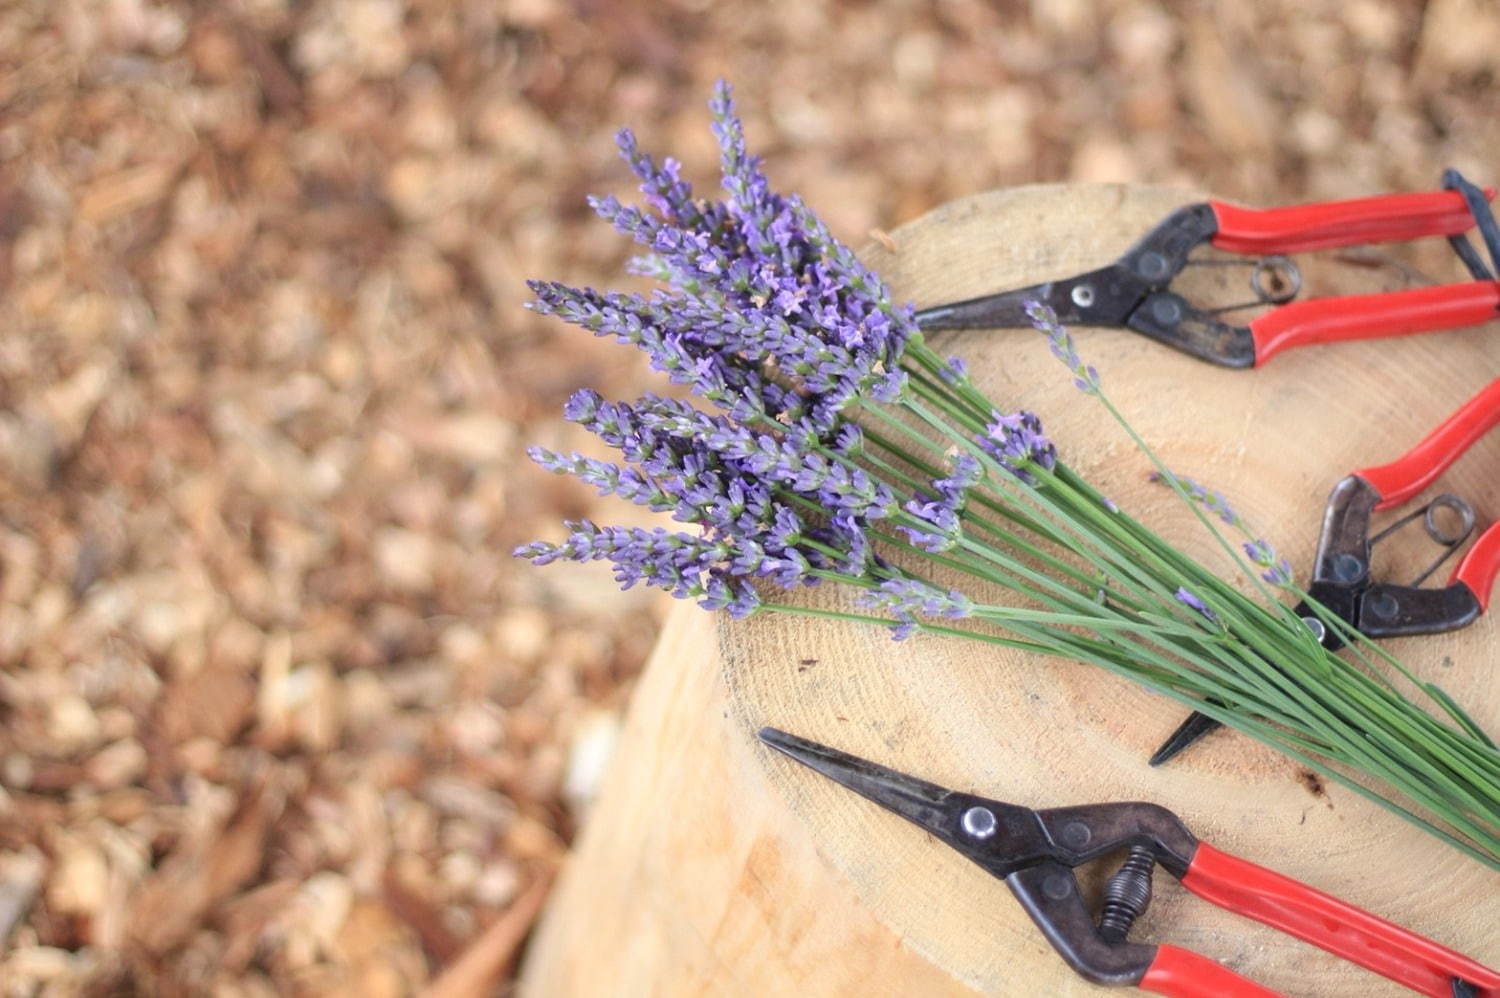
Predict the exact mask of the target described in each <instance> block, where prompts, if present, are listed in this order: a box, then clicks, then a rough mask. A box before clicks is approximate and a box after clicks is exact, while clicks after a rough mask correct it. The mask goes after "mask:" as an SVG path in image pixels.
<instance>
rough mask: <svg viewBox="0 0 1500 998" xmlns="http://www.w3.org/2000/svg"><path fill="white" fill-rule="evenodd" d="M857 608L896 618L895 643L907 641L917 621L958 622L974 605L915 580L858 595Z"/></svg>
mask: <svg viewBox="0 0 1500 998" xmlns="http://www.w3.org/2000/svg"><path fill="white" fill-rule="evenodd" d="M856 602H858V604H859V605H860V606H865V607H870V608H872V609H877V610H885V611H887V612H889V613H890V614H891V615H892V616H893V617H895V618H896V623H895V624H894V625H893V628H892V632H893V633H892V637H893V638H894V639H895V640H897V641H902V640H905V639H906V638H908V637H910V636H911V635H912V633H913V632H914V631H915V630H916V629H917V627H918V624H917V617H918V616H919V615H921V616H926V617H940V618H944V619H947V620H960V619H962V618H964V617H970V616H973V614H974V604H973V603H972V602H971V601H970V600H969V598H968V597H967V596H965V595H964V594H963V593H961V592H959V591H958V590H956V589H950V590H947V591H946V592H945V591H944V590H942V589H939V588H937V587H936V586H932V585H928V584H927V583H925V582H919V581H917V580H916V579H908V578H895V579H886V580H885V581H884V582H882V583H881V584H880V585H879V586H878V587H877V588H875V589H870V590H867V591H866V592H864V593H862V594H861V595H860V597H859V599H858V600H857V601H856Z"/></svg>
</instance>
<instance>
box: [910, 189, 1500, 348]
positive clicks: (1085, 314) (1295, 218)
mask: <svg viewBox="0 0 1500 998" xmlns="http://www.w3.org/2000/svg"><path fill="white" fill-rule="evenodd" d="M1443 182H1444V186H1445V188H1448V189H1446V190H1441V191H1432V192H1428V193H1422V194H1387V195H1382V196H1379V197H1368V198H1358V199H1355V200H1350V201H1328V202H1322V203H1317V204H1306V205H1296V206H1293V207H1287V208H1269V209H1254V208H1242V207H1238V206H1236V205H1231V204H1226V203H1224V202H1222V201H1205V202H1201V203H1198V204H1192V205H1188V206H1186V207H1184V208H1180V209H1178V210H1177V211H1175V212H1173V213H1172V214H1171V215H1168V216H1167V218H1166V219H1165V220H1163V221H1162V222H1161V223H1160V224H1159V225H1157V226H1156V228H1154V229H1152V230H1151V232H1149V233H1148V234H1147V235H1146V236H1145V237H1144V238H1143V239H1141V241H1140V242H1138V243H1136V244H1135V245H1134V246H1133V247H1131V248H1130V249H1129V250H1128V251H1127V252H1126V253H1125V255H1124V256H1122V257H1120V258H1119V259H1118V260H1117V261H1115V262H1114V263H1112V264H1110V265H1109V266H1107V267H1102V268H1100V269H1098V270H1091V271H1088V272H1087V273H1084V274H1079V275H1078V276H1076V277H1070V278H1066V279H1061V280H1055V281H1048V282H1046V283H1044V284H1035V285H1032V286H1031V287H1027V288H1020V289H1018V290H1015V291H1006V292H1002V293H999V294H993V295H985V296H983V297H980V298H972V299H970V300H968V301H962V302H956V303H953V304H948V305H938V306H934V307H932V308H926V309H922V310H921V311H919V312H917V314H916V320H917V325H918V326H920V327H921V328H922V329H925V330H939V329H993V328H1000V327H1027V326H1030V325H1031V320H1030V319H1029V318H1028V317H1027V314H1026V308H1025V306H1026V304H1027V302H1030V301H1039V302H1041V303H1043V304H1045V305H1048V306H1050V307H1051V308H1052V310H1053V311H1054V312H1056V313H1057V316H1058V319H1059V321H1061V322H1063V323H1065V324H1066V323H1072V324H1079V325H1086V326H1123V327H1126V328H1129V329H1133V330H1135V331H1136V332H1138V333H1142V334H1144V335H1146V336H1149V337H1151V338H1152V339H1155V340H1159V341H1161V342H1162V343H1165V344H1167V345H1168V346H1171V347H1175V348H1177V349H1178V350H1182V351H1184V352H1186V353H1190V354H1192V355H1193V356H1195V357H1200V358H1202V359H1204V360H1208V361H1212V362H1214V363H1216V364H1222V365H1224V366H1226V367H1239V368H1245V367H1255V366H1258V365H1260V364H1262V363H1264V362H1265V361H1266V360H1268V359H1269V358H1270V357H1271V356H1273V355H1274V354H1277V353H1279V352H1281V351H1282V350H1286V349H1288V348H1290V347H1297V346H1305V345H1308V344H1312V343H1330V342H1335V341H1338V340H1358V339H1373V338H1377V337H1382V336H1402V335H1406V334H1408V333H1423V332H1430V331H1433V330H1438V329H1454V328H1457V327H1459V326H1471V325H1475V324H1477V323H1481V322H1486V321H1489V320H1491V319H1494V318H1496V317H1497V315H1500V283H1497V282H1496V280H1495V275H1494V274H1492V273H1490V271H1489V269H1488V268H1487V267H1486V266H1485V264H1484V263H1483V261H1482V260H1481V259H1480V258H1479V256H1478V255H1477V254H1476V253H1475V251H1474V249H1473V247H1472V246H1470V245H1469V243H1468V242H1467V240H1466V239H1465V238H1464V236H1463V233H1464V232H1466V231H1468V230H1469V229H1470V228H1471V227H1473V226H1474V225H1475V224H1476V222H1478V224H1479V225H1480V229H1481V233H1482V235H1483V236H1484V238H1485V242H1486V243H1487V244H1489V249H1490V254H1491V256H1492V257H1497V256H1500V233H1497V232H1496V231H1495V224H1494V219H1493V216H1492V215H1490V213H1489V207H1488V204H1487V202H1488V200H1489V199H1491V198H1493V197H1494V196H1495V192H1494V190H1493V189H1490V190H1485V191H1480V190H1479V189H1478V188H1477V187H1475V186H1474V185H1472V184H1470V183H1468V181H1466V180H1464V179H1463V178H1462V177H1460V176H1459V175H1458V174H1457V173H1456V172H1455V171H1453V170H1449V171H1448V172H1447V173H1446V174H1444V178H1443ZM1422 236H1447V237H1448V238H1449V240H1450V242H1452V244H1453V247H1454V249H1455V250H1456V251H1457V252H1458V254H1459V257H1460V259H1462V260H1463V262H1464V265H1465V266H1466V267H1467V268H1468V269H1469V272H1470V274H1471V275H1472V276H1473V277H1474V280H1473V281H1471V282H1468V283H1463V284H1445V285H1441V286H1437V287H1423V288H1413V289H1411V290H1407V291H1396V292H1391V293H1388V294H1377V295H1354V296H1348V297H1343V298H1320V299H1312V300H1308V301H1301V302H1293V303H1291V304H1286V303H1287V302H1290V301H1291V299H1292V298H1294V297H1296V295H1297V292H1298V291H1300V290H1301V286H1302V277H1301V273H1300V271H1299V270H1298V269H1297V266H1296V264H1295V263H1293V262H1292V261H1291V260H1289V259H1287V258H1286V257H1285V256H1283V255H1282V254H1286V253H1299V252H1305V251H1307V250H1315V249H1325V248H1329V247H1334V246H1351V245H1354V244H1359V243H1374V242H1393V241H1405V240H1410V239H1416V238H1419V237H1422ZM1203 243H1209V244H1211V245H1213V246H1214V247H1216V248H1218V249H1220V250H1225V251H1228V252H1231V253H1235V254H1241V255H1245V256H1258V257H1260V258H1261V259H1259V260H1258V261H1256V262H1255V263H1254V267H1255V270H1254V275H1253V277H1252V280H1251V286H1252V288H1253V289H1254V291H1255V294H1256V298H1257V299H1258V302H1257V303H1265V304H1272V305H1278V306H1279V307H1276V308H1272V309H1271V310H1270V311H1267V312H1265V313H1263V314H1262V315H1260V316H1259V317H1258V318H1256V319H1254V320H1252V321H1251V322H1250V323H1248V324H1247V325H1243V326H1237V325H1232V324H1230V323H1227V322H1225V321H1223V320H1222V319H1220V318H1219V317H1218V316H1219V314H1221V313H1223V312H1226V311H1233V310H1235V309H1236V308H1238V307H1242V306H1230V307H1229V308H1219V309H1201V308H1198V307H1195V306H1194V305H1192V304H1191V303H1190V302H1188V301H1187V300H1186V299H1185V298H1183V297H1182V296H1181V295H1179V294H1177V293H1175V292H1173V291H1172V290H1170V288H1169V285H1170V284H1171V283H1172V281H1173V280H1174V279H1175V278H1176V277H1177V275H1178V274H1180V273H1181V272H1182V270H1183V269H1184V268H1185V267H1188V266H1191V265H1194V264H1202V263H1224V262H1226V261H1224V260H1222V259H1220V260H1204V259H1198V260H1191V259H1189V254H1190V253H1191V252H1192V251H1193V250H1194V249H1195V248H1197V247H1198V246H1200V245H1202V244H1203ZM1246 262H1248V261H1246ZM1270 275H1280V277H1281V278H1282V280H1281V282H1280V283H1281V284H1282V286H1281V288H1280V289H1277V288H1275V287H1268V286H1267V285H1268V283H1271V282H1270V281H1268V277H1269V276H1270ZM1252 304H1256V303H1252Z"/></svg>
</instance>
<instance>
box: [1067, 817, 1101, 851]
mask: <svg viewBox="0 0 1500 998" xmlns="http://www.w3.org/2000/svg"><path fill="white" fill-rule="evenodd" d="M1093 837H1094V833H1093V832H1091V831H1089V826H1088V825H1085V824H1084V823H1083V822H1081V821H1070V822H1068V823H1067V824H1066V825H1064V826H1063V830H1062V840H1063V845H1066V846H1068V847H1069V848H1072V849H1082V848H1083V847H1084V846H1086V845H1088V844H1089V839H1091V838H1093Z"/></svg>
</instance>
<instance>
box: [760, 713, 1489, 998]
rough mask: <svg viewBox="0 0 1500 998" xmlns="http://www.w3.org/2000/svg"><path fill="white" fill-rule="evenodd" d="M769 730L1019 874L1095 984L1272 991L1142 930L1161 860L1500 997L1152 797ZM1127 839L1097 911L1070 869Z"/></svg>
mask: <svg viewBox="0 0 1500 998" xmlns="http://www.w3.org/2000/svg"><path fill="white" fill-rule="evenodd" d="M760 739H761V741H763V742H765V743H766V744H767V745H769V746H771V747H772V748H774V749H777V750H779V751H781V752H784V753H786V754H787V755H789V756H791V757H792V758H793V759H795V760H797V761H798V762H800V763H802V764H803V765H805V766H808V767H811V768H812V769H815V770H817V771H818V772H819V773H822V774H823V775H824V776H827V777H829V778H830V779H832V780H834V781H836V782H838V783H840V784H842V785H843V786H845V787H848V788H849V789H850V790H853V791H854V792H855V793H858V794H860V795H861V796H864V797H866V798H868V799H870V800H872V801H874V802H875V803H876V804H879V805H880V806H881V807H884V808H886V809H887V810H890V811H893V812H895V813H896V814H899V815H900V816H901V817H903V818H905V819H906V820H908V821H910V822H912V823H913V824H916V825H917V826H919V827H921V828H923V829H924V830H926V831H927V832H929V833H930V834H932V835H933V836H935V837H937V838H939V839H941V840H942V841H943V842H945V843H947V844H948V845H949V846H951V847H953V848H954V849H956V850H958V851H959V852H960V853H962V854H963V855H964V856H966V857H968V858H969V859H970V860H972V861H973V862H975V863H977V864H978V865H979V866H980V867H982V868H983V869H984V870H986V871H987V872H989V873H990V874H992V875H993V876H996V877H999V878H1001V879H1002V880H1004V881H1005V883H1006V885H1007V886H1009V887H1010V889H1011V892H1012V893H1013V894H1014V895H1015V896H1016V899H1017V900H1018V901H1020V903H1021V907H1022V908H1024V909H1025V910H1026V913H1027V914H1028V915H1030V916H1031V919H1032V921H1034V922H1035V923H1036V925H1037V928H1039V929H1041V931H1042V934H1043V935H1044V936H1046V937H1047V941H1048V942H1049V943H1051V944H1052V947H1053V949H1055V950H1057V952H1058V954H1059V955H1060V956H1061V957H1062V958H1063V960H1065V961H1066V962H1067V964H1068V965H1069V966H1070V967H1072V968H1073V969H1074V970H1075V971H1077V972H1078V973H1079V974H1081V975H1082V976H1083V977H1085V978H1087V979H1088V980H1090V981H1093V982H1094V983H1095V984H1114V985H1132V984H1133V985H1135V986H1137V987H1140V988H1142V989H1144V990H1146V991H1152V992H1155V993H1156V994H1162V995H1173V996H1177V998H1276V995H1277V992H1275V991H1271V990H1270V989H1268V988H1264V987H1262V986H1260V985H1259V984H1256V983H1255V982H1253V981H1250V980H1248V979H1247V978H1244V977H1241V976H1240V975H1239V974H1236V973H1235V972H1234V971H1232V970H1230V969H1229V968H1228V967H1225V966H1223V965H1222V964H1219V963H1216V962H1214V961H1213V960H1210V959H1208V958H1207V957H1203V956H1200V955H1198V954H1197V953H1193V952H1191V951H1189V950H1185V949H1180V948H1178V947H1176V946H1168V945H1158V946H1153V945H1147V944H1143V943H1133V942H1130V941H1129V940H1128V938H1127V936H1128V934H1129V931H1130V927H1131V924H1132V923H1133V922H1134V921H1135V919H1136V918H1138V917H1139V916H1140V914H1141V912H1142V911H1144V910H1145V909H1146V906H1147V905H1148V904H1149V903H1150V900H1151V871H1152V868H1153V867H1154V866H1155V865H1156V864H1158V863H1159V864H1161V865H1162V866H1163V867H1165V868H1166V870H1167V871H1168V872H1169V873H1171V874H1172V875H1173V876H1175V877H1176V878H1177V879H1178V880H1180V881H1181V882H1182V885H1183V886H1184V887H1186V888H1187V889H1188V890H1190V891H1192V892H1193V893H1194V894H1197V895H1198V896H1199V897H1201V898H1204V899H1205V900H1208V901H1212V902H1213V903H1214V904H1216V905H1218V906H1220V907H1221V908H1226V909H1228V910H1230V911H1234V912H1238V913H1239V914H1241V915H1245V916H1247V917H1249V918H1253V919H1255V920H1256V921H1258V922H1263V923H1265V924H1266V925H1270V926H1272V927H1274V928H1277V929H1280V930H1281V931H1283V932H1286V933H1287V934H1289V935H1293V936H1296V937H1297V938H1299V939H1305V940H1306V941H1308V942H1310V943H1312V944H1313V945H1315V946H1318V947H1321V948H1322V949H1325V950H1327V951H1328V952H1330V953H1334V954H1336V955H1338V956H1341V957H1343V958H1345V959H1347V960H1349V961H1350V962H1352V963H1356V964H1358V965H1360V966H1362V967H1366V968H1368V969H1370V970H1373V971H1375V972H1376V973H1377V974H1382V975H1384V976H1385V977H1388V978H1390V979H1391V980H1393V981H1396V982H1398V983H1399V984H1402V985H1404V986H1406V987H1408V988H1411V989H1412V990H1413V991H1418V992H1420V993H1422V994H1425V995H1432V996H1434V998H1456V996H1466V998H1476V996H1486V998H1500V973H1497V972H1496V971H1494V970H1492V969H1490V968H1489V967H1486V966H1484V965H1483V964H1480V963H1478V962H1476V961H1474V960H1471V959H1469V958H1468V957H1466V956H1464V955H1463V954H1461V953H1457V952H1455V951H1453V950H1451V949H1448V948H1447V947H1446V946H1442V945H1439V944H1438V943H1435V942H1433V941H1432V940H1430V939H1427V938H1425V937H1423V936H1419V935H1417V934H1416V933H1414V932H1410V931H1408V930H1406V929H1403V928H1401V927H1400V926H1398V925H1395V924H1393V923H1391V922H1387V921H1385V920H1384V919H1382V918H1377V917H1376V916H1374V915H1371V914H1370V913H1369V912H1366V911H1363V910H1361V909H1359V908H1356V907H1354V906H1353V905H1350V904H1346V903H1345V902H1343V901H1340V900H1338V899H1337V898H1334V897H1330V896H1329V895H1327V894H1324V893H1323V892H1322V891H1319V890H1316V889H1314V888H1312V887H1309V886H1307V885H1306V884H1303V883H1299V882H1298V881H1296V880H1292V879H1291V878H1290V877H1284V876H1282V875H1281V874H1279V873H1274V872H1272V871H1271V870H1267V869H1265V868H1264V867H1260V866H1256V865H1255V864H1254V863H1250V862H1247V861H1246V860H1243V859H1238V858H1236V857H1234V856H1231V855H1229V854H1228V853H1224V852H1220V851H1219V850H1217V849H1215V848H1213V847H1212V846H1210V845H1209V844H1208V843H1206V842H1200V841H1198V839H1197V838H1195V837H1194V836H1193V834H1192V833H1191V832H1189V831H1188V830H1187V828H1186V827H1185V826H1184V825H1183V824H1182V822H1181V821H1180V820H1179V819H1178V818H1177V816H1176V815H1175V814H1173V813H1172V812H1171V811H1168V810H1167V809H1165V808H1163V807H1158V806H1157V805H1155V804H1143V803H1126V804H1092V805H1086V806H1082V807H1058V808H1048V809H1046V810H1042V811H1035V810H1032V809H1031V808H1027V807H1021V806H1019V805H1016V804H1007V803H1004V802H1002V801H996V800H990V799H988V798H985V797H976V796H974V795H973V794H965V793H960V792H958V791H955V790H949V789H946V788H944V787H940V786H937V785H935V784H932V783H927V782H925V781H922V780H918V779H916V778H914V777H911V776H907V775H905V774H903V773H898V772H896V771H895V770H891V769H886V768H885V767H884V766H879V765H876V764H875V763H872V762H868V761H866V760H864V759H860V758H857V757H855V756H852V755H848V754H846V753H843V752H839V751H837V750H835V749H831V748H828V747H827V746H825V745H819V744H817V743H816V742H810V741H807V740H806V739H803V738H798V737H796V736H795V735H789V734H787V733H786V732H784V731H778V730H776V729H775V728H762V729H761V731H760ZM1127 847H1128V848H1129V850H1130V854H1129V857H1128V858H1127V859H1126V860H1125V863H1124V865H1123V866H1122V867H1121V868H1120V871H1119V872H1118V873H1116V874H1115V875H1114V876H1113V877H1112V878H1110V881H1109V884H1108V886H1107V887H1106V888H1105V899H1104V906H1103V912H1102V914H1101V916H1100V919H1099V921H1098V922H1095V920H1094V918H1093V917H1092V916H1091V915H1090V914H1089V911H1088V908H1087V906H1086V905H1085V904H1084V900H1083V895H1082V894H1081V893H1080V891H1079V887H1078V880H1077V877H1076V876H1075V875H1074V873H1073V870H1074V868H1076V867H1078V866H1082V865H1083V864H1085V863H1088V862H1090V861H1092V860H1095V859H1098V858H1100V857H1102V856H1104V855H1106V854H1108V853H1111V852H1115V851H1117V850H1120V849H1124V848H1127Z"/></svg>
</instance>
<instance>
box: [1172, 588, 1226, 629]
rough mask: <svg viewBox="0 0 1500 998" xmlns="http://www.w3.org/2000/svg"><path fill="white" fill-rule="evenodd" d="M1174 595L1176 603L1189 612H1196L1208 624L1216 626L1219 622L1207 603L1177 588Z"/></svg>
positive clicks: (1217, 616)
mask: <svg viewBox="0 0 1500 998" xmlns="http://www.w3.org/2000/svg"><path fill="white" fill-rule="evenodd" d="M1174 595H1175V596H1176V597H1177V602H1179V603H1181V604H1182V605H1183V606H1185V607H1187V608H1188V609H1189V610H1194V611H1196V612H1197V613H1199V614H1200V615H1201V616H1202V617H1203V619H1204V620H1207V621H1208V622H1209V623H1210V624H1217V623H1218V622H1219V615H1218V614H1216V613H1214V612H1213V611H1212V610H1210V609H1209V608H1208V604H1207V603H1205V602H1203V601H1202V600H1201V599H1199V598H1198V597H1197V596H1195V595H1193V594H1192V593H1191V592H1189V591H1188V590H1186V589H1184V588H1183V587H1181V586H1179V587H1177V592H1176V593H1175V594H1174Z"/></svg>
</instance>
